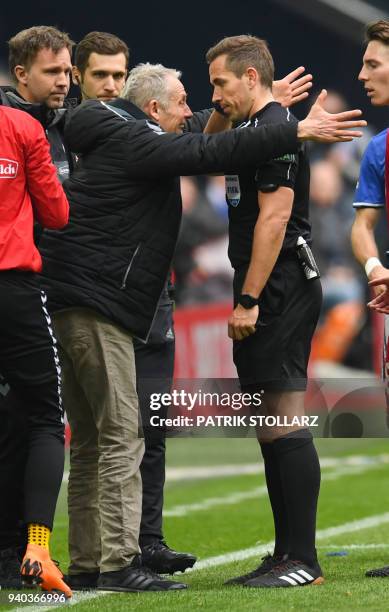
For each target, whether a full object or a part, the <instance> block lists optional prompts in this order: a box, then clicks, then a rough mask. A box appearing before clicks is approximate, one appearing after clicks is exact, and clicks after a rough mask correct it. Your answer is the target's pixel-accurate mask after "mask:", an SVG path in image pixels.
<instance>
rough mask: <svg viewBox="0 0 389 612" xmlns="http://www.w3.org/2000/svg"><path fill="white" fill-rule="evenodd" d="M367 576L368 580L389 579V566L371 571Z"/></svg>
mask: <svg viewBox="0 0 389 612" xmlns="http://www.w3.org/2000/svg"><path fill="white" fill-rule="evenodd" d="M365 576H367V577H368V578H388V577H389V565H385V567H377V568H376V569H372V570H369V571H368V572H366V574H365Z"/></svg>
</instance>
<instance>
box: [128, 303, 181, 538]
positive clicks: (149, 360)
mask: <svg viewBox="0 0 389 612" xmlns="http://www.w3.org/2000/svg"><path fill="white" fill-rule="evenodd" d="M169 330H170V333H169ZM134 347H135V363H136V377H137V391H138V397H139V406H140V412H141V417H142V425H143V432H144V437H145V454H144V456H143V459H142V463H141V466H140V471H141V475H142V486H143V500H142V520H141V524H140V538H139V540H140V545H141V546H142V545H145V544H147V543H148V542H151V541H152V540H156V539H158V540H162V539H163V532H162V509H163V489H164V485H165V451H166V448H165V429H164V428H160V427H152V426H150V416H151V415H152V414H153V411H152V410H150V395H151V394H152V393H169V392H170V391H171V387H172V383H173V374H174V350H175V342H174V335H173V306H172V304H167V305H165V306H160V308H159V311H158V314H157V317H156V320H155V321H154V324H153V328H152V333H151V335H150V338H149V342H148V343H147V344H141V343H139V342H135V343H134ZM166 413H167V408H166V407H165V408H162V409H160V410H159V411H158V416H160V417H165V416H166Z"/></svg>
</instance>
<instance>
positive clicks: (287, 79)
mask: <svg viewBox="0 0 389 612" xmlns="http://www.w3.org/2000/svg"><path fill="white" fill-rule="evenodd" d="M304 72H305V68H304V66H300V67H299V68H296V69H295V70H293V71H292V72H290V73H289V74H287V75H286V76H284V78H283V79H281V80H280V81H273V96H274V98H275V100H277V102H279V103H280V104H281V105H282V106H293V104H297V102H301V100H305V98H307V97H308V96H309V90H310V89H311V87H312V75H311V74H304V76H301V75H302V74H303V73H304Z"/></svg>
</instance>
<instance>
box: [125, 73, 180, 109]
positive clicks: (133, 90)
mask: <svg viewBox="0 0 389 612" xmlns="http://www.w3.org/2000/svg"><path fill="white" fill-rule="evenodd" d="M168 76H172V77H175V78H176V79H180V78H181V72H180V71H179V70H175V69H174V68H165V66H162V64H149V63H148V62H147V63H146V64H138V65H137V66H135V68H133V69H132V70H131V71H130V73H129V75H128V79H127V81H126V84H125V85H124V87H123V91H122V93H121V94H120V97H121V98H125V99H126V100H129V101H130V102H132V103H133V104H135V105H136V106H138V107H139V108H142V109H143V108H144V107H145V105H146V104H147V103H148V102H150V100H158V102H159V103H160V104H161V105H162V106H163V107H164V108H166V107H167V105H168V103H169V92H168V83H167V79H166V77H168Z"/></svg>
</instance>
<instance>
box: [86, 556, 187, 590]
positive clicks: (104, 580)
mask: <svg viewBox="0 0 389 612" xmlns="http://www.w3.org/2000/svg"><path fill="white" fill-rule="evenodd" d="M186 588H187V585H186V584H183V583H181V582H173V580H164V579H163V578H162V577H161V576H158V574H154V572H152V571H151V570H149V569H148V568H147V567H142V566H141V562H140V555H137V556H136V557H135V558H134V560H133V561H132V563H131V565H127V567H124V568H123V569H121V570H117V571H116V572H101V573H100V576H99V579H98V581H97V589H98V590H99V591H119V592H131V593H132V592H138V591H178V590H181V589H186Z"/></svg>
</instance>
